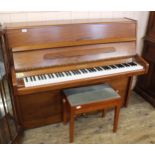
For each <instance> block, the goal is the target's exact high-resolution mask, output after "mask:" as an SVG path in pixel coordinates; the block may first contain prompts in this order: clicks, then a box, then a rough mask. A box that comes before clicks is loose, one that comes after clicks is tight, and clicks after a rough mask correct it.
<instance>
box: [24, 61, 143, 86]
mask: <svg viewBox="0 0 155 155" xmlns="http://www.w3.org/2000/svg"><path fill="white" fill-rule="evenodd" d="M136 64H137V65H136V66H129V67H127V66H125V67H122V68H119V67H117V66H116V65H114V66H116V67H117V68H115V69H113V68H112V67H110V68H111V69H107V70H105V69H103V68H102V70H100V71H98V70H97V69H95V70H96V72H90V71H89V70H88V69H85V70H87V73H83V72H82V71H80V70H78V71H79V72H80V73H81V74H74V73H73V72H72V71H69V73H70V74H71V75H68V74H66V73H65V72H63V74H64V76H59V77H57V76H56V74H55V73H52V75H53V76H54V77H52V76H51V78H49V76H48V75H47V74H45V77H46V79H45V78H44V79H39V78H38V76H35V78H36V81H34V80H33V81H31V79H30V77H27V79H28V82H27V81H26V79H25V78H24V79H23V80H24V84H25V87H32V86H39V85H45V84H52V83H60V82H65V81H72V80H78V79H85V78H91V77H97V76H104V75H111V74H117V73H122V72H128V71H135V70H141V69H143V66H141V65H139V64H138V63H136Z"/></svg>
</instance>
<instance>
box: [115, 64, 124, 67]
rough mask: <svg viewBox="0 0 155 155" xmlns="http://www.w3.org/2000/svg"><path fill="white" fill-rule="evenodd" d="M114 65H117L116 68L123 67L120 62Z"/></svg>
mask: <svg viewBox="0 0 155 155" xmlns="http://www.w3.org/2000/svg"><path fill="white" fill-rule="evenodd" d="M115 66H117V67H118V68H123V67H124V66H123V65H121V64H116V65H115Z"/></svg>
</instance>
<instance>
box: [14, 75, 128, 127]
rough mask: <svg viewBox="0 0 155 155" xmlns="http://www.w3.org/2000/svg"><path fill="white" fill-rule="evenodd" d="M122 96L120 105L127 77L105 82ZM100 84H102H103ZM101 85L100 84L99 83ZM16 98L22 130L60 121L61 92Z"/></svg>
mask: <svg viewBox="0 0 155 155" xmlns="http://www.w3.org/2000/svg"><path fill="white" fill-rule="evenodd" d="M103 82H108V83H109V84H111V85H112V87H113V88H114V89H115V90H117V91H118V93H119V94H120V95H121V96H122V105H124V104H125V102H126V97H127V94H128V86H129V85H128V84H129V77H128V78H127V77H119V78H113V79H111V80H106V81H103ZM103 82H102V83H103ZM100 83H101V82H100ZM92 84H99V82H97V81H92V82H91V83H88V82H87V83H83V84H82V85H81V84H80V83H79V84H78V85H77V86H84V85H92ZM17 97H18V102H17V103H16V104H18V106H17V107H19V108H18V109H17V114H18V117H20V121H21V122H19V123H20V124H21V125H22V126H23V127H24V128H34V127H38V126H43V125H47V124H52V123H58V122H61V121H62V104H61V102H62V94H61V90H53V91H46V92H41V93H33V94H30V95H20V96H17Z"/></svg>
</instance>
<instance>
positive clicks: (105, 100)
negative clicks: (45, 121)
mask: <svg viewBox="0 0 155 155" xmlns="http://www.w3.org/2000/svg"><path fill="white" fill-rule="evenodd" d="M63 94H64V98H63V122H64V124H66V123H67V112H68V111H69V116H70V143H72V142H73V140H74V117H75V116H76V115H79V114H82V113H88V112H93V111H97V110H99V111H101V110H102V111H103V109H107V108H112V107H114V108H115V115H114V126H113V132H116V130H117V126H118V118H119V111H120V107H121V97H120V95H119V94H118V93H117V92H116V91H115V90H114V89H113V88H112V87H111V86H110V85H109V84H100V85H94V86H86V87H79V88H71V89H65V90H64V91H63Z"/></svg>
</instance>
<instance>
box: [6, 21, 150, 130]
mask: <svg viewBox="0 0 155 155" xmlns="http://www.w3.org/2000/svg"><path fill="white" fill-rule="evenodd" d="M5 31H6V40H7V44H8V52H9V55H10V66H11V77H12V86H13V92H14V100H15V109H16V112H17V119H18V122H19V124H20V125H21V126H22V127H23V128H34V127H38V126H42V125H46V124H51V123H57V122H61V121H62V90H63V89H64V88H71V87H79V86H85V85H93V84H101V83H105V82H107V83H109V84H111V85H112V87H113V88H115V89H116V90H117V92H118V93H119V94H120V95H121V97H122V101H121V102H122V106H123V105H125V106H127V103H128V97H129V94H130V90H131V83H132V79H133V76H134V75H139V74H144V73H146V72H147V70H148V63H147V62H146V61H145V60H144V59H142V58H141V57H140V56H138V55H137V54H136V21H134V20H130V19H125V18H124V19H89V20H86V19H85V20H84V19H83V20H64V21H49V22H31V23H10V24H6V25H5Z"/></svg>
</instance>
